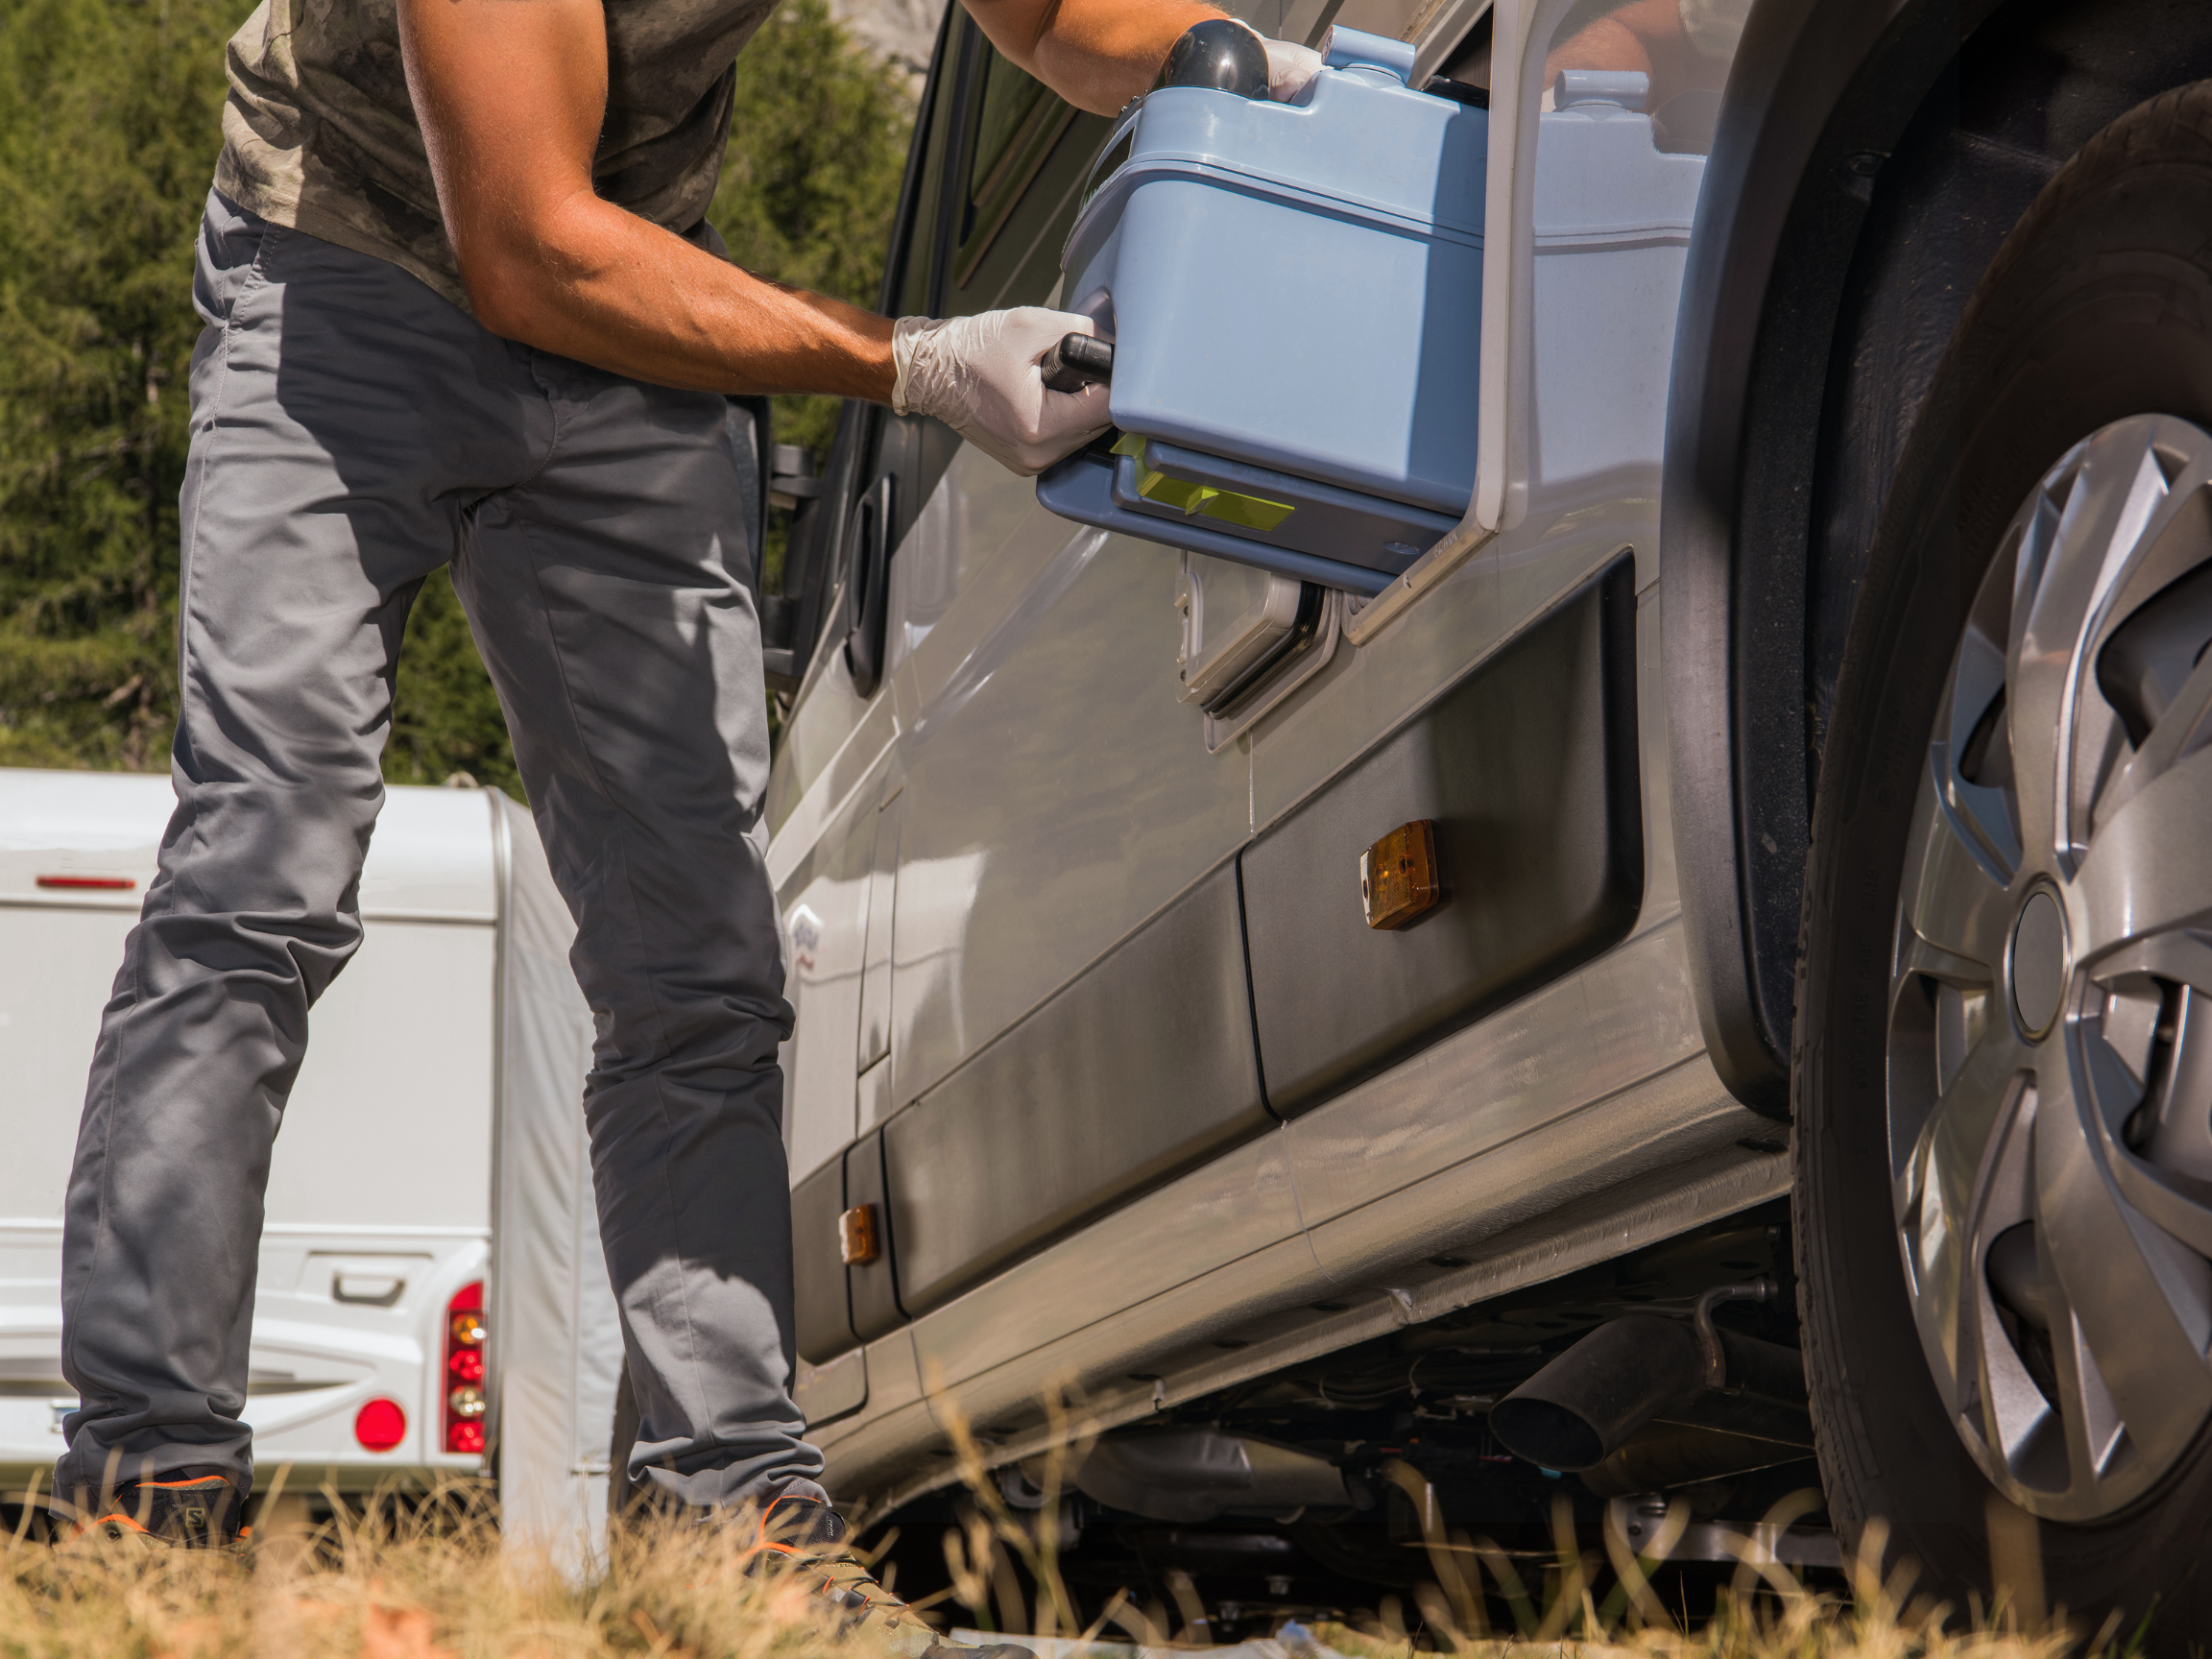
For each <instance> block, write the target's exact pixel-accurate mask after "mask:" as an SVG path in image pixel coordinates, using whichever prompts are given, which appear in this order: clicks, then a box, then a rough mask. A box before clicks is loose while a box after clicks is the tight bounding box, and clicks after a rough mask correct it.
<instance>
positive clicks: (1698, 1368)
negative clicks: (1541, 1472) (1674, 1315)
mask: <svg viewBox="0 0 2212 1659" xmlns="http://www.w3.org/2000/svg"><path fill="white" fill-rule="evenodd" d="M1704 1383H1705V1365H1704V1356H1703V1354H1702V1353H1701V1352H1700V1350H1699V1348H1698V1343H1697V1336H1696V1334H1695V1332H1694V1331H1692V1330H1691V1328H1690V1327H1689V1326H1688V1325H1685V1324H1682V1323H1681V1322H1680V1321H1678V1320H1673V1319H1663V1318H1661V1317H1659V1316H1658V1315H1657V1314H1653V1313H1629V1314H1624V1315H1623V1317H1621V1318H1619V1319H1613V1320H1609V1321H1607V1322H1606V1323H1605V1324H1603V1325H1600V1326H1599V1327H1598V1328H1597V1329H1596V1330H1595V1331H1592V1332H1591V1333H1590V1334H1588V1335H1587V1336H1585V1337H1583V1338H1582V1340H1581V1341H1579V1342H1577V1343H1575V1346H1574V1347H1572V1348H1570V1349H1568V1350H1567V1352H1566V1353H1564V1354H1562V1355H1560V1356H1559V1357H1558V1358H1556V1359H1553V1360H1552V1361H1551V1364H1549V1365H1547V1366H1545V1367H1544V1369H1543V1370H1541V1371H1539V1372H1537V1373H1536V1375H1535V1376H1533V1377H1531V1378H1529V1379H1528V1381H1527V1382H1526V1383H1522V1384H1521V1386H1520V1387H1518V1388H1516V1389H1514V1390H1513V1392H1512V1393H1510V1394H1508V1395H1506V1396H1505V1398H1504V1399H1503V1400H1501V1401H1499V1402H1498V1404H1497V1405H1495V1406H1493V1407H1491V1408H1490V1431H1491V1432H1492V1433H1493V1434H1495V1435H1497V1437H1498V1441H1499V1443H1500V1444H1501V1445H1503V1447H1504V1448H1505V1450H1506V1451H1508V1452H1510V1453H1512V1454H1513V1455H1514V1456H1516V1457H1525V1458H1527V1460H1528V1461H1529V1462H1531V1463H1534V1464H1537V1465H1539V1466H1540V1467H1542V1468H1546V1469H1563V1470H1581V1469H1591V1468H1595V1467H1596V1466H1597V1465H1598V1464H1599V1463H1602V1462H1604V1461H1605V1458H1606V1457H1607V1455H1609V1454H1611V1453H1612V1452H1613V1450H1614V1449H1615V1448H1616V1447H1618V1446H1619V1445H1620V1444H1621V1443H1622V1442H1623V1440H1625V1439H1627V1438H1628V1436H1629V1435H1631V1434H1633V1433H1635V1432H1636V1431H1637V1430H1639V1429H1641V1428H1642V1427H1643V1426H1644V1425H1645V1424H1647V1423H1648V1422H1650V1421H1651V1419H1652V1418H1654V1417H1656V1416H1658V1415H1659V1414H1660V1413H1661V1412H1663V1411H1666V1410H1669V1409H1671V1408H1673V1407H1677V1406H1679V1405H1681V1404H1682V1403H1683V1402H1685V1401H1687V1400H1688V1399H1690V1398H1691V1397H1692V1396H1694V1395H1695V1394H1696V1393H1697V1392H1698V1391H1699V1390H1700V1389H1701V1388H1703V1386H1704Z"/></svg>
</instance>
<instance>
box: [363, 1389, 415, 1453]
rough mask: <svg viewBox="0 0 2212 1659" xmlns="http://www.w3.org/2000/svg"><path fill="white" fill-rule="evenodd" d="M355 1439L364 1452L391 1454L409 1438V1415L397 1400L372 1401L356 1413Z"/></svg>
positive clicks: (378, 1399)
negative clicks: (390, 1452) (400, 1443)
mask: <svg viewBox="0 0 2212 1659" xmlns="http://www.w3.org/2000/svg"><path fill="white" fill-rule="evenodd" d="M353 1438H354V1439H356V1440H358V1441H360V1442H361V1447H362V1450H363V1451H366V1452H389V1451H391V1450H392V1448H393V1447H395V1446H397V1445H398V1444H399V1442H400V1441H402V1440H404V1439H406V1438H407V1413H406V1412H405V1411H403V1410H401V1409H400V1407H399V1402H398V1401H397V1400H386V1399H383V1398H381V1397H379V1398H377V1399H374V1400H372V1401H370V1402H369V1404H368V1405H366V1406H364V1407H361V1409H360V1410H359V1411H357V1412H355V1413H354V1416H353Z"/></svg>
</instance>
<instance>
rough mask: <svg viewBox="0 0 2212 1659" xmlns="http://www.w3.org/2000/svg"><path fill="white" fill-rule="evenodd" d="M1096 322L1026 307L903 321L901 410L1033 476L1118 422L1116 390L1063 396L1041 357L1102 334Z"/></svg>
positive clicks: (897, 348) (896, 344)
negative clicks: (1069, 338) (929, 419)
mask: <svg viewBox="0 0 2212 1659" xmlns="http://www.w3.org/2000/svg"><path fill="white" fill-rule="evenodd" d="M1097 331H1098V330H1097V325H1095V324H1094V323H1093V322H1092V321H1091V319H1090V318H1088V317H1080V316H1076V315H1075V314H1073V313H1071V312H1068V311H1047V310H1046V309H1045V308H1044V307H1043V306H1040V305H1022V306H1018V307H1016V308H1015V309H1014V310H1011V311H986V312H984V313H983V314H982V315H981V316H980V317H955V318H953V319H952V320H951V321H950V322H949V323H930V322H926V321H925V320H924V319H922V318H920V317H907V318H903V319H902V320H901V322H900V324H899V329H898V332H897V333H896V334H895V335H894V336H893V337H892V345H891V349H892V354H893V355H894V356H895V357H896V358H897V359H898V363H899V384H898V389H897V390H896V391H895V392H894V393H893V394H892V397H891V407H892V408H894V409H896V410H898V411H899V413H900V414H902V415H903V414H906V413H907V412H908V411H913V412H914V413H917V414H922V415H934V416H936V417H937V419H938V420H940V421H944V422H945V424H946V425H948V426H950V427H951V428H952V430H953V431H955V432H957V433H959V434H960V436H961V437H963V438H965V439H967V440H968V442H969V443H971V444H973V445H975V446H976V447H977V448H978V449H980V450H982V451H983V452H984V453H985V454H986V455H988V456H990V457H991V458H992V459H993V460H994V461H997V462H998V464H999V465H1000V466H1001V467H1005V468H1007V469H1010V470H1012V471H1015V472H1019V473H1021V474H1022V476H1023V477H1025V478H1026V477H1031V476H1033V475H1035V474H1036V473H1039V472H1042V471H1044V470H1045V469H1046V468H1047V467H1049V466H1051V465H1052V463H1053V462H1055V461H1057V460H1059V459H1060V457H1061V456H1063V455H1065V454H1067V453H1069V452H1070V450H1072V449H1075V448H1078V447H1079V446H1081V445H1084V444H1086V443H1088V442H1089V441H1090V440H1091V439H1093V438H1095V437H1096V436H1097V435H1098V434H1099V433H1101V432H1103V431H1105V430H1106V428H1107V426H1108V425H1109V424H1111V422H1110V421H1109V419H1108V417H1107V414H1106V397H1107V393H1106V388H1105V387H1103V386H1095V385H1094V386H1086V387H1084V388H1083V390H1082V391H1080V392H1055V391H1053V390H1052V389H1051V388H1050V387H1049V386H1047V385H1046V384H1045V374H1044V371H1043V370H1042V369H1041V368H1040V367H1039V366H1038V365H1039V359H1041V358H1042V357H1043V356H1044V355H1045V353H1046V351H1048V350H1050V349H1052V347H1053V346H1054V345H1055V344H1057V343H1058V342H1059V341H1060V339H1061V338H1062V337H1063V336H1065V335H1069V334H1095V333H1096V332H1097Z"/></svg>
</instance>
